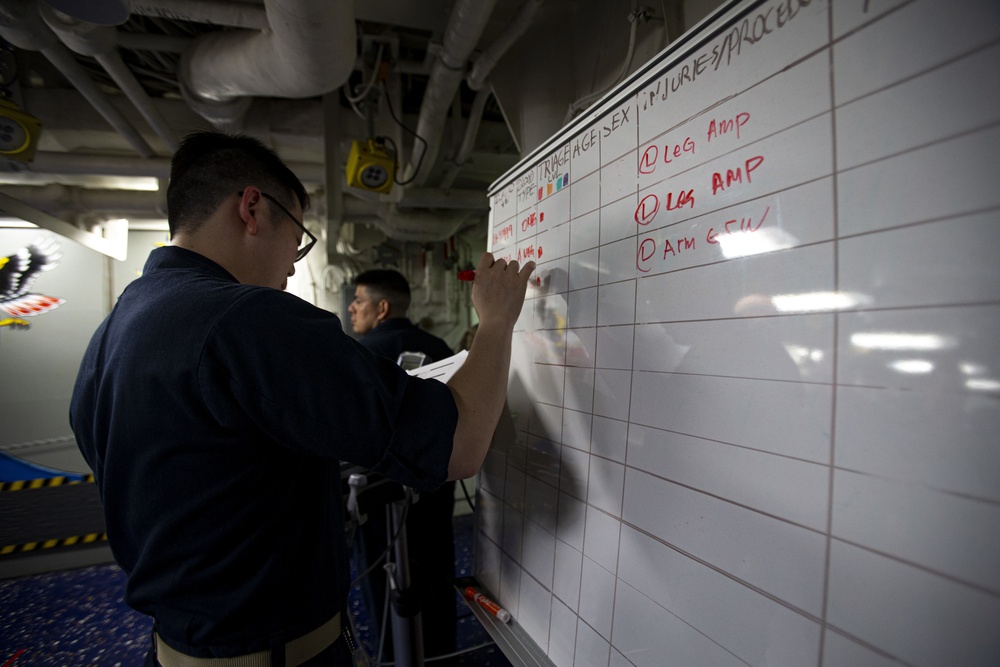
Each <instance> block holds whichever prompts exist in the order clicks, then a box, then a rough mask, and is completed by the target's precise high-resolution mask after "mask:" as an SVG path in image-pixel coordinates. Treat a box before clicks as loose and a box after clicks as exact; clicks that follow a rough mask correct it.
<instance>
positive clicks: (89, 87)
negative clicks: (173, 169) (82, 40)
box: [0, 0, 156, 157]
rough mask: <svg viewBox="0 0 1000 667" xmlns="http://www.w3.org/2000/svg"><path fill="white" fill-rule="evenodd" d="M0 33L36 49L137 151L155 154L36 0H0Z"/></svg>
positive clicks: (6, 37) (14, 42)
mask: <svg viewBox="0 0 1000 667" xmlns="http://www.w3.org/2000/svg"><path fill="white" fill-rule="evenodd" d="M0 36H2V37H3V38H4V39H6V40H7V41H8V42H10V43H11V44H13V45H14V46H16V47H19V48H22V49H26V50H29V51H39V52H40V53H41V54H42V55H43V56H45V57H46V58H47V59H48V60H49V62H51V63H52V64H53V65H54V66H55V67H56V69H58V70H59V71H60V73H62V75H63V76H64V77H66V79H68V80H69V82H70V83H71V84H73V86H74V87H75V88H76V89H77V90H78V91H80V94H81V95H83V96H84V97H85V98H86V99H87V101H88V102H90V104H91V105H93V107H94V108H95V109H96V110H97V111H98V113H100V114H101V116H103V117H104V120H106V121H107V122H108V124H110V125H111V127H113V128H114V129H115V130H117V131H118V133H119V134H121V135H122V137H124V139H125V140H126V141H127V142H128V143H129V145H130V146H132V148H133V149H135V151H136V152H137V153H139V155H142V156H143V157H153V156H154V155H156V151H154V150H153V149H152V148H151V147H150V145H149V144H148V143H146V140H145V139H143V138H142V135H141V134H139V132H138V131H137V130H136V129H135V128H134V127H133V126H132V124H131V123H129V121H128V120H127V119H126V118H125V116H124V115H123V114H122V113H121V112H120V111H119V110H118V108H117V107H115V106H114V104H112V103H111V100H109V99H108V97H107V96H106V95H104V93H102V92H101V91H100V89H99V88H98V87H97V84H95V83H94V82H93V81H92V80H91V79H90V77H89V76H88V74H87V72H86V71H85V70H84V69H83V67H81V66H80V64H79V63H77V62H76V58H74V57H73V54H72V53H70V51H69V49H67V48H66V47H65V46H63V45H62V43H61V42H60V41H59V39H58V38H57V37H56V35H55V33H54V32H52V30H50V29H49V27H48V26H47V25H46V24H45V22H44V21H43V20H42V17H41V14H40V13H39V11H38V4H37V2H36V0H4V2H2V3H0Z"/></svg>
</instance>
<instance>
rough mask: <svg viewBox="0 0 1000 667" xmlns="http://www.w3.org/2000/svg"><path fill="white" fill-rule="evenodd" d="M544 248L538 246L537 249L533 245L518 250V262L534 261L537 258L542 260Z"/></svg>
mask: <svg viewBox="0 0 1000 667" xmlns="http://www.w3.org/2000/svg"><path fill="white" fill-rule="evenodd" d="M541 256H542V247H541V246H538V248H537V249H536V248H535V246H534V245H533V244H529V245H526V246H524V247H523V248H518V250H517V261H518V263H520V262H523V261H524V260H526V259H533V258H535V257H539V258H541Z"/></svg>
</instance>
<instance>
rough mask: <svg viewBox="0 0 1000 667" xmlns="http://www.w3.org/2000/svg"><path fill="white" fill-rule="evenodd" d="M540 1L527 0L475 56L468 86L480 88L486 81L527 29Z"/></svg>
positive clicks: (540, 3) (467, 81) (475, 88)
mask: <svg viewBox="0 0 1000 667" xmlns="http://www.w3.org/2000/svg"><path fill="white" fill-rule="evenodd" d="M542 2H543V0H527V2H525V3H524V4H523V5H521V8H520V9H519V10H518V11H517V16H515V17H514V20H513V21H511V22H510V23H509V24H508V25H507V27H506V28H504V31H503V33H501V34H500V37H498V38H497V40H496V41H495V42H493V43H492V44H490V45H489V47H488V48H487V49H486V50H485V51H483V52H482V53H480V54H479V55H478V56H476V61H475V62H474V63H473V64H472V71H471V72H469V76H468V78H467V79H466V80H465V82H466V83H467V84H469V88H472V89H473V90H482V88H483V86H484V85H485V83H486V77H488V76H489V74H490V72H491V71H493V68H494V67H496V64H497V63H498V62H499V61H500V58H502V57H503V55H504V54H505V53H507V51H508V50H509V49H510V47H512V46H513V45H514V42H516V41H517V40H518V39H519V38H520V37H521V35H523V34H524V33H525V32H526V31H527V30H528V27H529V26H530V25H531V22H532V21H533V20H534V18H535V14H537V13H538V9H539V8H540V7H541V6H542Z"/></svg>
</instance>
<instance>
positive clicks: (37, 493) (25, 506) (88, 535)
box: [0, 474, 107, 560]
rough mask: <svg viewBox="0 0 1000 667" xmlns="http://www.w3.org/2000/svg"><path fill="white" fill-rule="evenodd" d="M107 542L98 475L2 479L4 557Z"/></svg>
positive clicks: (1, 555)
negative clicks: (96, 482)
mask: <svg viewBox="0 0 1000 667" xmlns="http://www.w3.org/2000/svg"><path fill="white" fill-rule="evenodd" d="M106 541H107V536H106V535H105V527H104V512H103V509H102V507H101V502H100V496H99V494H98V490H97V485H96V484H94V476H93V474H87V475H54V476H51V477H43V478H38V479H26V480H17V481H6V482H0V560H3V559H7V558H15V557H22V556H30V555H32V554H36V553H52V552H55V551H63V550H68V549H76V548H81V547H86V546H88V545H96V544H99V543H102V542H106Z"/></svg>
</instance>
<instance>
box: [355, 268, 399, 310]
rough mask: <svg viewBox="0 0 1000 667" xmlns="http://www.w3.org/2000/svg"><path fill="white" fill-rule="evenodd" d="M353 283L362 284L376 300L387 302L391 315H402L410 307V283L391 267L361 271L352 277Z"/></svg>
mask: <svg viewBox="0 0 1000 667" xmlns="http://www.w3.org/2000/svg"><path fill="white" fill-rule="evenodd" d="M354 284H355V285H364V286H365V288H366V289H367V290H368V293H369V294H370V295H371V296H372V298H373V299H375V300H376V301H381V300H382V299H385V300H386V301H388V302H389V305H390V306H391V307H392V308H391V311H390V312H391V313H392V316H393V317H404V316H405V315H406V311H407V309H408V308H409V307H410V283H409V282H407V280H406V278H405V277H404V276H403V274H402V273H400V272H399V271H395V270H393V269H371V270H369V271H362V272H361V273H359V274H358V275H357V276H356V277H355V278H354Z"/></svg>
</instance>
